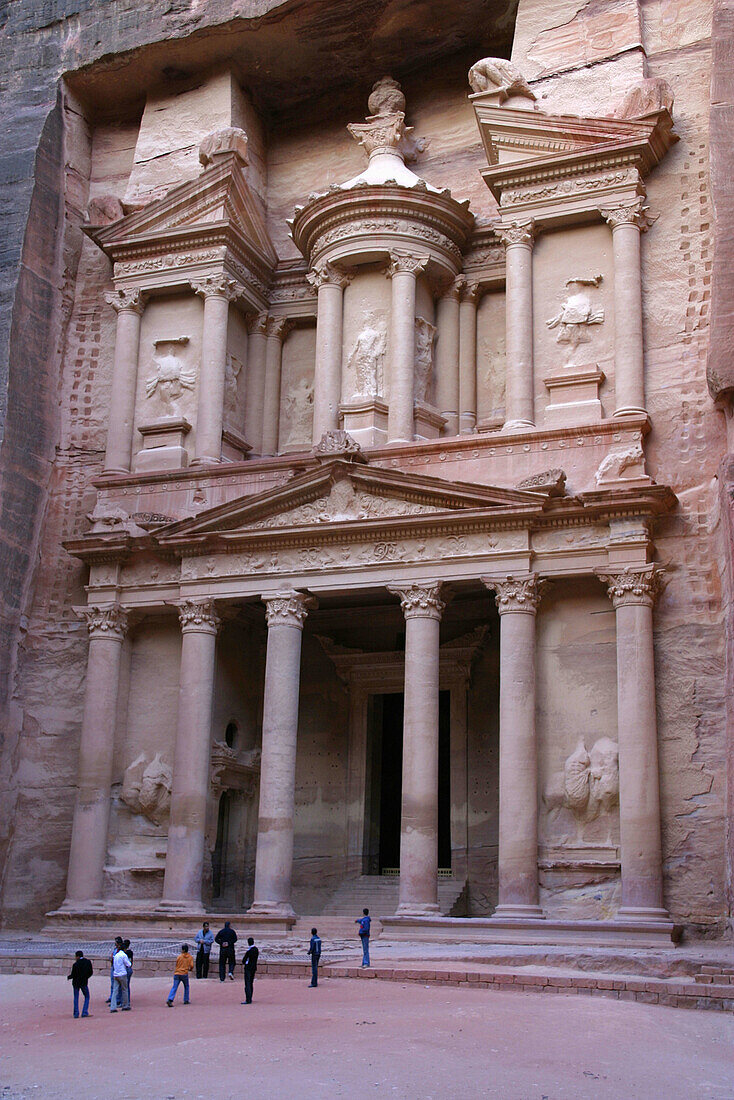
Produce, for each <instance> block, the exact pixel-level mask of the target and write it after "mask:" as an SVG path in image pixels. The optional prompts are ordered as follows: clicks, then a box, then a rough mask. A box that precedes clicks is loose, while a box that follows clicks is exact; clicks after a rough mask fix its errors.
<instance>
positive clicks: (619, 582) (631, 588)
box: [596, 565, 667, 611]
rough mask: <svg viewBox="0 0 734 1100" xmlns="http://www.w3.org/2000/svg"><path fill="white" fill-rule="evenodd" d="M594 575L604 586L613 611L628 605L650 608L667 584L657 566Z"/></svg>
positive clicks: (659, 567) (660, 568)
mask: <svg viewBox="0 0 734 1100" xmlns="http://www.w3.org/2000/svg"><path fill="white" fill-rule="evenodd" d="M596 575H597V577H598V578H599V580H600V581H603V583H604V584H606V586H607V595H608V596H609V599H610V600H611V601H612V604H613V606H614V610H615V611H616V610H617V608H618V607H627V606H629V605H637V606H640V607H652V606H653V605H654V603H655V601H656V600H657V598H658V596H659V595H660V593H661V592H662V591H663V589H664V588H665V585H666V583H667V577H666V573H665V570H664V569H663V568H662V567H661V566H659V565H643V566H642V567H639V568H634V567H632V568H630V569H623V570H621V571H620V572H619V573H604V572H602V571H601V570H600V571H599V572H597V574H596Z"/></svg>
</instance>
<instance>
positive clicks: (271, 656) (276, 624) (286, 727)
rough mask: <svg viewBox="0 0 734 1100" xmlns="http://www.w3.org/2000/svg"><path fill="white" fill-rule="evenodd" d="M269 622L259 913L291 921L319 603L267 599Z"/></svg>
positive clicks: (294, 595)
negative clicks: (307, 680)
mask: <svg viewBox="0 0 734 1100" xmlns="http://www.w3.org/2000/svg"><path fill="white" fill-rule="evenodd" d="M263 601H264V603H265V608H266V615H267V621H268V648H267V656H266V660H265V695H264V699H263V733H262V758H261V763H260V811H259V817H258V826H257V854H256V857H255V896H254V901H253V903H252V907H251V908H250V913H252V914H253V915H259V914H264V915H269V916H281V917H290V916H292V915H293V907H292V905H291V873H292V866H293V817H294V800H295V787H296V745H297V739H298V701H299V694H300V680H301V636H302V632H303V623H304V621H305V619H306V615H307V614H308V609H309V608H310V607H313V606H314V604H315V600H313V598H312V597H310V596H307V595H304V594H303V593H301V592H293V591H285V592H277V593H274V594H273V595H272V596H263Z"/></svg>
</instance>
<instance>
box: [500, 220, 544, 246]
mask: <svg viewBox="0 0 734 1100" xmlns="http://www.w3.org/2000/svg"><path fill="white" fill-rule="evenodd" d="M495 232H496V234H497V236H498V237H499V239H500V240H501V241H502V243H503V244H504V246H505V248H510V247H511V246H512V245H516V244H521V245H524V246H525V247H526V248H532V247H533V244H534V242H535V235H536V228H535V223H534V222H533V220H532V218H531V219H530V221H527V222H512V223H511V224H510V225H500V226H497V227H496V229H495Z"/></svg>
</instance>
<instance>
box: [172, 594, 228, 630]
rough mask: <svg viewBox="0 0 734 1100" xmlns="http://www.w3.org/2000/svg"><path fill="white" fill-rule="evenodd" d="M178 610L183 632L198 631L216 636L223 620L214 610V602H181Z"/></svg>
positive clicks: (177, 605)
mask: <svg viewBox="0 0 734 1100" xmlns="http://www.w3.org/2000/svg"><path fill="white" fill-rule="evenodd" d="M175 606H176V607H177V608H178V621H179V622H180V623H181V632H182V633H183V634H186V633H187V632H188V631H198V632H199V633H202V634H216V633H217V631H218V630H219V627H220V626H221V625H222V620H221V619H220V618H219V616H218V615H217V613H216V611H215V609H214V600H181V602H180V603H177V604H176V605H175Z"/></svg>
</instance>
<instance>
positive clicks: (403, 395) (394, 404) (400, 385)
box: [387, 253, 428, 443]
mask: <svg viewBox="0 0 734 1100" xmlns="http://www.w3.org/2000/svg"><path fill="white" fill-rule="evenodd" d="M427 263H428V257H427V256H411V255H408V254H403V253H392V254H391V256H390V267H389V269H388V274H389V276H390V278H391V279H392V296H391V303H390V407H389V410H388V414H387V441H388V443H412V441H413V436H414V434H415V424H414V419H413V391H414V378H413V374H414V370H415V284H416V279H417V278H418V275H419V274H420V272H421V271H425V269H426V264H427Z"/></svg>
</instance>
